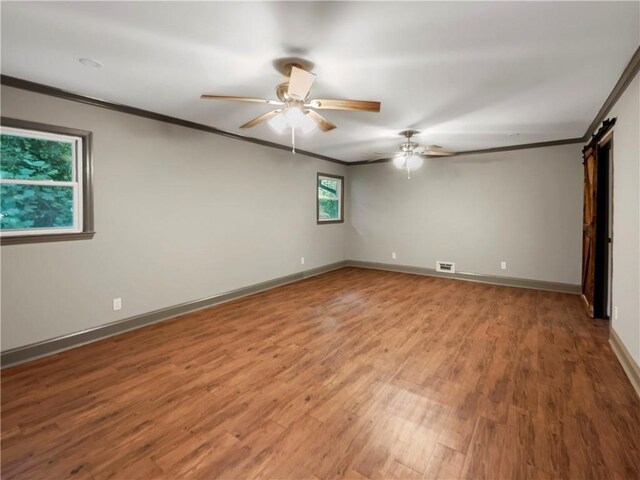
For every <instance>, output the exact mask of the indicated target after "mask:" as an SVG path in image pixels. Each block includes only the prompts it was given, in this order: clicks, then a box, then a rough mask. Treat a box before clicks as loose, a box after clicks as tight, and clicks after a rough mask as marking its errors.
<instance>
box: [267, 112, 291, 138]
mask: <svg viewBox="0 0 640 480" xmlns="http://www.w3.org/2000/svg"><path fill="white" fill-rule="evenodd" d="M267 123H269V126H270V127H271V128H272V129H273V130H274V131H275V132H276V133H277V134H281V133H282V132H284V129H285V128H287V126H288V123H287V119H286V118H285V117H284V115H283V114H282V113H281V114H279V115H276V116H275V117H273V118H272V119H271V120H269V121H268V122H267Z"/></svg>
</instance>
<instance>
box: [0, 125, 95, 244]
mask: <svg viewBox="0 0 640 480" xmlns="http://www.w3.org/2000/svg"><path fill="white" fill-rule="evenodd" d="M90 143H91V133H90V132H85V131H81V130H73V129H68V128H63V127H54V126H51V125H43V124H36V123H31V122H25V121H22V120H14V119H7V118H3V119H2V126H1V127H0V155H1V157H0V234H1V237H2V243H3V244H12V243H28V242H37V241H52V240H65V239H76V238H90V237H91V236H92V235H93V232H92V230H93V218H92V211H91V210H92V202H91V185H90V182H91V164H90V158H91V157H90V154H89V151H90Z"/></svg>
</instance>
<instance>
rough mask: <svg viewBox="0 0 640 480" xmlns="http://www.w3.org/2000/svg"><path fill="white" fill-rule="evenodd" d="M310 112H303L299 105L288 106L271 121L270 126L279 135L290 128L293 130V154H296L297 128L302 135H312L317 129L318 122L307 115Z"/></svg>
mask: <svg viewBox="0 0 640 480" xmlns="http://www.w3.org/2000/svg"><path fill="white" fill-rule="evenodd" d="M307 113H308V110H305V111H303V110H302V108H301V107H300V106H299V105H298V104H297V102H296V103H295V104H292V105H288V106H287V108H285V109H284V110H280V111H278V112H277V114H276V115H275V116H273V117H271V119H270V120H269V122H268V123H269V126H270V127H271V128H272V129H273V130H274V131H275V132H276V133H278V134H281V133H282V132H284V130H285V129H286V128H287V127H289V128H290V129H291V143H292V150H291V151H292V152H293V153H296V128H299V129H300V130H302V133H304V134H307V133H311V132H312V131H313V130H314V129H315V128H316V122H314V121H313V120H311V119H310V118H309V116H308V115H307Z"/></svg>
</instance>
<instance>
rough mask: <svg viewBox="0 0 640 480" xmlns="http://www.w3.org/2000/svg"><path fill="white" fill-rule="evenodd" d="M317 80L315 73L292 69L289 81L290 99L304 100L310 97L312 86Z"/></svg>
mask: <svg viewBox="0 0 640 480" xmlns="http://www.w3.org/2000/svg"><path fill="white" fill-rule="evenodd" d="M315 80H316V75H315V74H314V73H310V72H307V71H306V70H303V69H301V68H298V67H291V78H290V79H289V90H288V92H287V93H288V94H289V96H290V97H293V98H297V99H298V100H304V99H305V98H307V95H309V90H310V89H311V85H313V82H314V81H315Z"/></svg>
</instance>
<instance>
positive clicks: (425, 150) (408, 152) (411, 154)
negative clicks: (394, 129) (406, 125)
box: [380, 130, 455, 179]
mask: <svg viewBox="0 0 640 480" xmlns="http://www.w3.org/2000/svg"><path fill="white" fill-rule="evenodd" d="M418 133H420V132H418V131H417V130H404V131H402V132H400V135H402V136H403V137H405V139H406V140H405V141H404V142H403V143H401V144H400V150H399V151H397V152H393V153H390V154H389V155H391V157H389V158H381V159H380V160H391V161H392V162H393V164H394V165H395V166H396V167H397V168H399V169H406V170H407V178H408V179H411V172H412V171H413V170H417V169H418V168H420V167H421V166H422V164H423V162H424V157H450V156H452V155H455V153H454V152H448V151H446V150H442V147H441V146H440V145H427V146H425V147H421V146H420V145H419V144H417V143H416V142H412V141H411V137H413V136H414V135H416V134H418Z"/></svg>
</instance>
